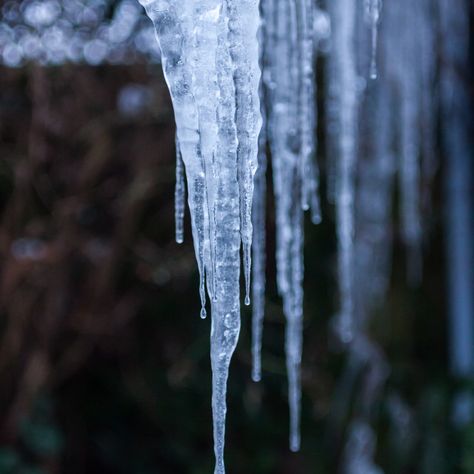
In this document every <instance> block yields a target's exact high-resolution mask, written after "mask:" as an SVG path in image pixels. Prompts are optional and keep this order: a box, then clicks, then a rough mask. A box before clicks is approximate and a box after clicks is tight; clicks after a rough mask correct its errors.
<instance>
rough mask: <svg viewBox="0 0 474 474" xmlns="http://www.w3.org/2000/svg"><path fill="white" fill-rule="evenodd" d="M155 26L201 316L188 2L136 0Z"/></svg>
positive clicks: (200, 186) (201, 225) (200, 176)
mask: <svg viewBox="0 0 474 474" xmlns="http://www.w3.org/2000/svg"><path fill="white" fill-rule="evenodd" d="M140 3H141V4H142V5H143V6H144V7H145V9H146V11H147V14H148V16H149V17H150V19H151V20H152V21H153V24H154V26H155V32H156V37H157V40H158V43H159V45H160V49H161V55H162V65H163V72H164V75H165V79H166V82H167V84H168V88H169V90H170V95H171V99H172V102H173V108H174V114H175V120H176V128H177V131H176V133H177V140H178V142H179V147H180V151H181V155H182V158H183V162H184V164H185V167H186V178H187V184H188V204H189V209H190V213H191V224H192V233H193V241H194V250H195V253H196V260H197V263H198V268H199V274H200V289H199V292H200V296H201V302H202V308H201V316H205V301H206V295H205V283H204V278H205V272H206V268H205V261H206V260H208V254H209V239H208V238H207V236H208V235H209V215H208V207H207V197H206V184H205V175H204V164H203V161H202V156H201V145H200V130H199V118H198V111H197V107H196V102H195V99H194V95H193V93H192V70H191V68H190V58H189V54H190V49H191V44H192V35H191V31H192V18H193V15H192V10H191V9H190V7H189V4H188V2H184V3H183V4H181V2H177V1H176V0H140Z"/></svg>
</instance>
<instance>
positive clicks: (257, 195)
mask: <svg viewBox="0 0 474 474" xmlns="http://www.w3.org/2000/svg"><path fill="white" fill-rule="evenodd" d="M260 5H261V11H262V12H263V13H265V11H266V7H267V8H268V5H265V0H263V2H262V3H261V4H260ZM266 27H267V25H265V24H264V23H263V24H262V25H261V26H260V30H259V44H260V65H261V67H262V68H263V64H264V55H265V51H264V47H263V44H264V41H263V40H264V38H265V31H266ZM264 95H265V94H264V87H263V80H262V81H261V82H260V111H261V116H262V128H261V130H260V136H259V139H258V142H259V143H258V167H257V172H256V174H255V181H254V196H253V208H252V226H253V239H252V300H253V304H252V380H253V381H254V382H259V381H260V380H261V378H262V356H261V352H262V334H263V318H264V313H265V284H266V282H265V263H266V235H265V230H266V226H265V221H266V194H267V182H266V178H267V176H266V174H267V150H266V145H267V130H266V126H267V124H266V121H267V117H266V112H265V105H264Z"/></svg>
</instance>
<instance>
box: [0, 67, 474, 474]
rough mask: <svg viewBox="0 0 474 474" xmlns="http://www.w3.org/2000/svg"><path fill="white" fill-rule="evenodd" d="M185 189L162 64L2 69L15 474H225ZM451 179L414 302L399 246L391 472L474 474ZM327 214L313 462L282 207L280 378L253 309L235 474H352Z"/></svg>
mask: <svg viewBox="0 0 474 474" xmlns="http://www.w3.org/2000/svg"><path fill="white" fill-rule="evenodd" d="M131 85H132V87H135V88H136V87H137V85H138V86H145V87H146V89H140V88H138V89H137V90H141V91H143V90H146V91H147V92H146V94H147V95H146V97H147V100H146V101H144V102H142V103H140V105H139V106H137V107H135V108H132V109H131V110H130V109H126V108H125V109H124V107H123V106H121V105H120V99H119V98H120V96H121V94H123V91H124V87H129V86H131ZM321 94H323V92H321ZM320 148H321V150H323V149H324V147H320ZM321 153H322V151H321ZM441 158H442V157H441ZM320 162H321V167H322V171H323V172H322V176H324V156H321V160H320ZM174 173H175V170H174V124H173V116H172V110H171V104H170V101H169V97H168V93H167V89H166V86H165V83H164V80H163V77H162V73H161V69H160V66H159V65H157V66H146V65H145V64H135V65H131V66H123V67H122V66H99V67H88V66H72V65H65V66H60V67H49V68H42V67H39V66H34V65H29V66H25V67H23V68H21V69H7V68H1V69H0V218H1V221H0V261H1V271H0V387H1V390H0V445H1V446H0V474H10V473H19V474H56V473H65V474H83V473H87V474H95V473H101V474H131V473H133V474H151V473H154V474H156V473H160V474H161V473H163V474H168V473H173V474H179V473H192V474H201V473H209V472H212V469H213V463H214V458H213V452H212V423H211V409H210V408H211V407H210V397H211V393H210V382H211V376H210V361H209V342H208V340H209V331H210V321H209V320H205V321H202V320H201V319H200V318H199V309H200V303H199V298H198V291H197V289H198V288H197V287H198V276H197V270H196V264H195V260H194V252H193V249H192V240H191V234H190V229H189V216H188V215H187V216H186V235H185V243H184V244H183V245H178V244H176V243H175V242H174V228H173V226H174V204H173V197H174ZM442 173H443V162H441V168H440V170H439V172H438V175H437V177H436V180H435V184H434V189H433V212H432V214H431V215H430V216H428V218H427V219H426V221H427V227H426V229H425V234H424V278H423V282H422V284H421V286H420V287H419V288H409V287H408V285H407V283H406V278H405V273H406V269H405V263H404V262H405V255H404V250H403V247H402V245H401V243H400V240H399V237H398V236H397V235H395V239H394V251H393V253H394V258H393V261H394V266H393V275H392V278H391V283H390V288H389V292H388V295H387V298H386V301H385V302H384V304H383V306H382V307H380V308H379V309H378V311H377V314H376V315H374V318H373V323H372V325H371V328H370V332H371V335H372V336H373V338H374V340H376V341H377V342H378V343H379V344H380V346H381V347H382V348H383V350H384V351H385V353H386V355H387V358H388V361H389V363H390V370H391V372H390V376H389V379H388V381H387V383H386V384H385V385H384V387H383V391H382V393H381V396H380V397H379V399H378V401H377V404H376V406H375V407H374V412H375V416H374V428H375V430H376V433H377V438H378V439H377V441H378V443H377V454H376V462H377V463H378V464H379V465H380V466H381V467H382V468H383V469H384V471H385V472H386V473H388V474H391V473H393V474H401V473H420V474H425V473H426V474H437V473H456V472H460V473H474V426H473V425H467V426H463V427H458V428H456V427H455V426H454V425H453V423H452V422H451V416H450V413H451V408H452V402H453V395H454V393H455V392H457V391H459V390H460V389H462V388H463V387H467V386H469V384H470V382H469V381H462V380H455V379H453V378H451V377H450V375H449V369H448V353H447V350H448V349H447V348H448V345H447V328H448V316H447V304H446V296H445V295H446V290H445V287H446V281H445V274H446V272H445V261H444V247H443V246H444V233H443V206H442V203H443V194H442V183H441V177H442ZM269 185H270V181H269ZM322 185H323V194H324V185H325V183H324V181H323V183H322ZM270 192H271V190H270ZM323 202H324V209H323V210H324V220H323V223H322V224H321V225H320V226H318V227H314V226H312V225H311V224H310V223H309V219H308V222H307V225H306V243H305V272H306V275H305V340H304V357H303V400H302V406H303V412H302V450H301V452H300V453H298V454H292V453H290V452H289V450H288V447H287V446H288V440H287V439H288V410H287V399H286V370H285V359H284V353H283V347H284V341H283V338H284V316H283V313H282V308H281V301H280V299H279V298H278V297H277V295H276V287H275V281H274V279H275V278H274V277H275V267H274V265H275V263H274V259H273V255H274V221H273V212H272V200H270V202H269V212H268V214H269V219H268V226H267V227H268V228H267V232H268V240H269V242H268V247H269V249H268V269H267V279H268V292H267V306H266V319H265V329H264V342H263V344H264V346H263V369H264V373H263V380H262V382H261V383H259V384H255V383H253V382H252V381H251V379H250V369H251V367H250V363H251V359H250V311H249V309H248V308H246V307H244V308H243V314H242V318H243V327H242V332H241V336H240V341H239V345H238V348H237V351H236V354H235V356H234V359H233V362H232V365H231V374H230V380H229V394H228V420H227V438H226V464H227V469H228V472H229V473H230V474H232V473H243V472H247V473H262V474H265V473H268V474H269V473H275V474H284V473H285V474H290V473H291V474H307V473H316V472H318V473H334V472H336V470H337V467H338V465H339V464H340V462H341V452H342V450H343V449H344V443H345V440H346V435H347V427H348V421H349V419H350V418H351V415H353V414H354V412H355V410H356V406H355V405H356V403H355V395H354V393H352V392H349V391H345V390H344V387H342V388H341V387H339V389H338V383H339V381H340V378H341V375H342V373H343V371H344V367H345V364H346V358H347V356H346V355H344V354H343V353H340V352H338V351H337V350H335V348H334V347H332V345H331V338H330V334H329V329H328V322H329V320H330V318H331V317H332V316H333V314H334V312H335V311H336V309H337V288H336V280H335V278H336V240H335V229H334V209H333V207H332V206H330V205H328V204H327V202H326V200H323Z"/></svg>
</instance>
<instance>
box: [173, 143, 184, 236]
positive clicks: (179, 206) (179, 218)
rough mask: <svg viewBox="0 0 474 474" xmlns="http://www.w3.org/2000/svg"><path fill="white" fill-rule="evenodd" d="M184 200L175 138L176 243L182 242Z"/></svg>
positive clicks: (181, 169)
mask: <svg viewBox="0 0 474 474" xmlns="http://www.w3.org/2000/svg"><path fill="white" fill-rule="evenodd" d="M185 199H186V185H185V184H184V163H183V158H182V156H181V150H180V149H179V140H178V137H177V136H176V184H175V189H174V217H175V232H176V242H177V243H178V244H182V243H183V241H184V201H185Z"/></svg>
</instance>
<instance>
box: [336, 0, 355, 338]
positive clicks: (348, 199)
mask: <svg viewBox="0 0 474 474" xmlns="http://www.w3.org/2000/svg"><path fill="white" fill-rule="evenodd" d="M332 14H333V35H334V37H333V54H334V55H335V58H334V69H333V70H334V73H335V74H336V76H335V77H333V78H332V79H333V81H335V82H337V83H338V91H339V97H340V99H339V103H338V117H339V137H340V138H339V143H338V157H337V159H338V166H337V175H336V212H337V233H338V252H339V257H338V258H339V263H338V271H339V291H340V298H341V303H340V304H341V310H340V313H339V315H338V320H337V321H336V331H337V333H338V336H339V337H340V339H341V341H342V342H343V343H348V342H350V340H351V339H352V337H353V288H352V285H353V273H352V271H353V258H354V242H353V236H354V185H355V183H354V171H355V163H356V116H357V76H356V70H355V57H354V53H355V52H354V30H355V17H356V16H355V15H356V10H355V4H354V2H353V1H352V0H338V1H337V2H335V3H334V4H333V5H332ZM335 158H336V157H332V159H335Z"/></svg>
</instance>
